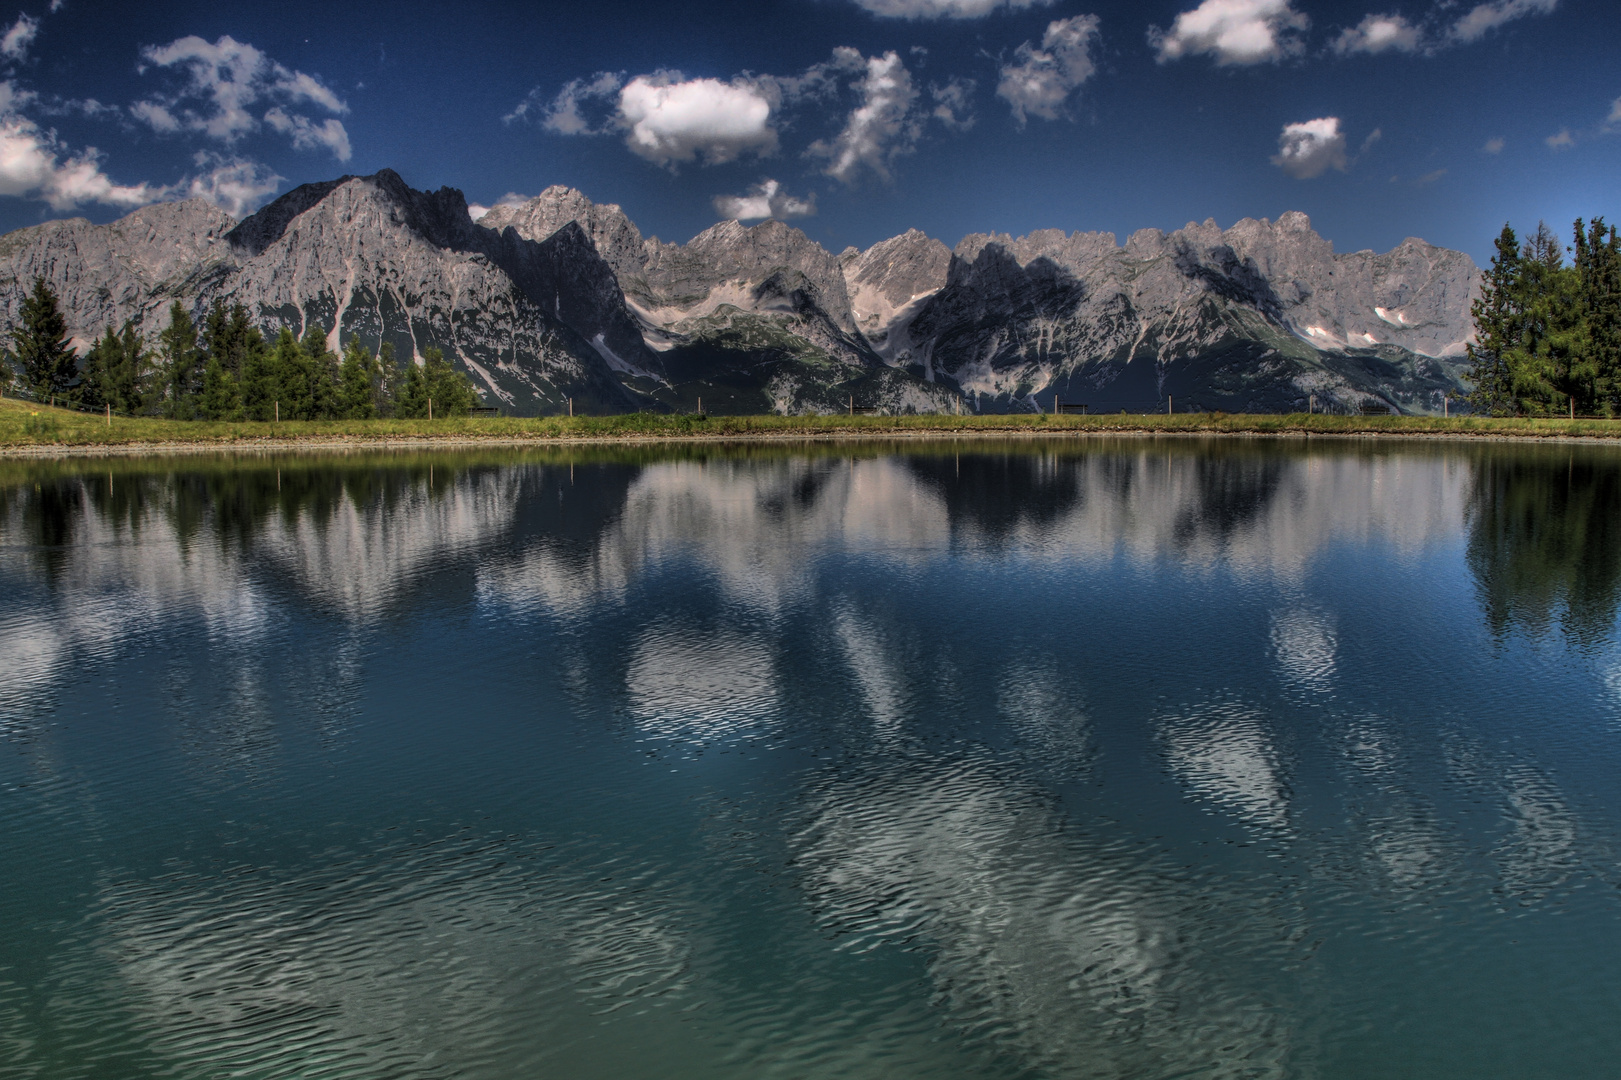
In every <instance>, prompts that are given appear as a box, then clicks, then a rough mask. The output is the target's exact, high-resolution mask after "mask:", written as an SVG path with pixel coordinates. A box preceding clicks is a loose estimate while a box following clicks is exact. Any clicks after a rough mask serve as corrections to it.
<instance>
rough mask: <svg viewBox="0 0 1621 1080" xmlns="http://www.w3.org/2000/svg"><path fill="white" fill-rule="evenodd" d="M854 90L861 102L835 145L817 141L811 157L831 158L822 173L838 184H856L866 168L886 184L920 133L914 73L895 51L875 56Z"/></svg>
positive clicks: (867, 65)
mask: <svg viewBox="0 0 1621 1080" xmlns="http://www.w3.org/2000/svg"><path fill="white" fill-rule="evenodd" d="M851 51H854V50H851ZM854 89H855V91H856V95H857V97H858V99H859V100H860V102H861V103H860V104H859V105H857V106H856V108H855V109H854V110H852V111H851V113H850V115H849V117H848V118H847V119H846V120H845V124H844V130H843V131H841V132H839V134H838V137H837V138H835V139H833V140H832V141H831V142H827V141H821V140H819V141H817V142H815V143H813V144H812V145H811V147H810V153H811V154H812V155H813V156H817V157H825V158H827V159H828V163H827V167H826V168H825V169H824V170H823V171H824V172H826V173H827V175H829V176H831V177H833V178H835V179H837V180H843V181H844V182H846V183H851V182H853V181H854V180H855V179H856V178H857V177H858V176H859V175H860V173H861V171H862V168H863V167H866V168H868V169H871V170H872V171H873V172H874V173H876V174H877V175H878V176H879V177H881V178H883V179H885V180H887V179H889V175H890V174H889V166H890V163H891V162H892V161H893V160H894V159H895V157H896V156H898V155H900V154H903V153H905V152H906V151H908V150H910V149H911V148H912V147H913V145H915V144H916V142H917V139H918V136H919V135H920V134H921V130H920V125H919V124H918V123H917V121H916V118H915V117H914V116H913V115H912V106H913V104H914V103H915V102H916V101H917V88H916V87H915V86H913V85H912V73H911V72H909V71H907V70H906V65H905V64H903V63H901V58H900V57H899V56H898V55H897V54H895V53H894V52H893V51H891V52H886V53H885V54H884V55H882V56H871V57H868V58H867V59H866V64H865V71H864V73H863V74H862V76H861V78H860V79H858V80H857V81H856V82H855V83H854Z"/></svg>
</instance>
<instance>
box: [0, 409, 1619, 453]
mask: <svg viewBox="0 0 1621 1080" xmlns="http://www.w3.org/2000/svg"><path fill="white" fill-rule="evenodd" d="M1127 434H1130V435H1140V434H1152V435H1177V434H1185V435H1250V436H1282V437H1314V436H1325V437H1341V438H1345V437H1352V438H1356V437H1361V438H1375V437H1391V436H1394V437H1400V438H1469V439H1482V438H1485V439H1504V438H1508V439H1539V440H1545V439H1558V440H1572V439H1574V440H1581V441H1584V442H1585V441H1595V440H1598V441H1606V442H1608V441H1618V442H1621V420H1562V419H1534V420H1532V419H1491V418H1482V417H1459V418H1454V419H1442V418H1440V417H1428V416H1324V415H1321V414H1316V415H1308V414H1305V413H1294V414H1289V415H1237V414H1234V415H1228V414H1223V413H1186V414H1181V415H1176V416H1163V415H1149V416H1142V415H1129V414H1118V415H1110V416H1040V415H1033V414H1028V413H1025V414H1018V415H1008V416H948V415H942V416H933V415H931V416H838V415H835V416H710V417H698V416H676V415H668V414H651V413H636V414H630V415H624V416H576V417H565V416H554V417H538V418H536V417H505V416H503V417H457V418H452V419H445V420H320V421H288V422H284V423H268V422H260V421H240V422H210V421H179V420H157V419H152V418H148V417H135V418H127V417H118V416H115V417H112V418H111V421H110V422H109V421H108V420H107V419H106V418H105V417H99V416H93V415H87V414H85V413H79V412H74V411H71V410H68V409H53V408H50V407H49V406H44V405H37V404H34V403H32V402H26V401H18V400H15V399H10V398H7V399H0V455H3V456H35V455H39V454H63V453H96V454H104V453H142V452H173V451H181V450H188V449H197V450H229V449H240V450H262V449H278V448H293V447H299V448H316V447H323V446H331V447H353V446H378V447H386V446H401V447H403V446H448V445H464V444H480V443H485V444H546V443H559V444H560V443H584V442H643V441H648V442H666V441H683V442H685V441H770V440H778V439H818V440H821V439H873V438H882V439H892V438H908V437H911V438H941V437H946V438H961V437H964V436H982V435H994V436H998V437H1007V436H1018V435H1041V436H1054V435H1076V436H1080V435H1127Z"/></svg>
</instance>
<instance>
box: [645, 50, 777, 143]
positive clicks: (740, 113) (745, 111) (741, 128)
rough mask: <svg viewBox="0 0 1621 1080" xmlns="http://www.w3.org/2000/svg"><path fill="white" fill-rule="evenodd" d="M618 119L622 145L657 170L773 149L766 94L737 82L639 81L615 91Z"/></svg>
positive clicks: (668, 76) (663, 77) (667, 75)
mask: <svg viewBox="0 0 1621 1080" xmlns="http://www.w3.org/2000/svg"><path fill="white" fill-rule="evenodd" d="M619 116H620V121H621V123H623V124H624V125H625V126H627V127H629V129H630V131H629V133H628V134H627V135H626V137H625V145H627V146H629V147H630V148H631V150H633V151H634V152H636V153H637V154H640V155H641V156H642V157H645V158H647V159H648V160H649V161H653V162H656V163H658V164H660V165H668V164H671V163H674V162H678V161H692V160H693V159H694V158H701V159H702V160H703V161H704V163H705V164H708V165H718V164H722V163H724V162H727V161H732V160H734V159H736V158H737V157H738V156H739V155H741V154H745V153H749V152H753V153H756V154H769V153H771V152H772V151H773V150H775V149H776V148H777V132H776V129H775V128H773V127H772V126H771V123H770V120H771V102H770V101H769V100H768V99H767V92H766V91H763V90H762V89H761V88H760V87H759V86H757V85H753V84H751V83H749V82H747V81H745V80H742V79H734V80H732V81H731V82H729V83H725V82H721V81H720V80H719V79H691V80H683V79H682V78H681V76H680V74H679V73H677V72H657V73H655V74H653V75H638V76H637V77H636V78H634V79H632V80H630V82H628V83H626V84H625V85H624V87H622V88H621V89H620V91H619Z"/></svg>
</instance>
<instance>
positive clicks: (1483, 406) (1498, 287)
mask: <svg viewBox="0 0 1621 1080" xmlns="http://www.w3.org/2000/svg"><path fill="white" fill-rule="evenodd" d="M1496 246H1497V254H1495V255H1493V256H1492V262H1491V267H1490V268H1489V269H1488V270H1487V271H1486V272H1485V273H1484V274H1482V275H1481V282H1480V297H1479V298H1478V299H1477V300H1476V301H1475V302H1474V305H1473V306H1472V308H1471V309H1470V314H1471V315H1472V316H1473V317H1474V320H1475V340H1474V341H1473V342H1472V343H1470V344H1469V345H1467V346H1466V354H1467V356H1468V358H1469V364H1470V367H1469V371H1468V373H1467V374H1466V375H1465V376H1464V377H1465V378H1466V379H1468V380H1469V382H1470V383H1472V384H1473V386H1474V389H1473V390H1472V391H1471V392H1470V394H1469V405H1470V407H1471V408H1473V409H1474V411H1475V412H1477V413H1482V414H1484V415H1486V416H1508V415H1510V414H1512V413H1513V412H1514V411H1515V402H1514V372H1513V362H1514V350H1515V348H1516V347H1517V346H1518V344H1519V335H1520V241H1519V237H1517V236H1515V235H1514V229H1513V227H1512V226H1510V225H1504V226H1503V231H1502V233H1501V234H1499V235H1498V237H1497V242H1496Z"/></svg>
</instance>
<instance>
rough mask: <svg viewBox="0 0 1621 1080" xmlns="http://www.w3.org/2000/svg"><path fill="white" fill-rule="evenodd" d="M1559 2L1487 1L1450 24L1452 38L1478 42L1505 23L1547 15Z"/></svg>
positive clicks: (1553, 0)
mask: <svg viewBox="0 0 1621 1080" xmlns="http://www.w3.org/2000/svg"><path fill="white" fill-rule="evenodd" d="M1558 6H1559V0H1487V2H1486V3H1484V4H1477V5H1476V6H1475V7H1474V8H1472V9H1470V11H1469V13H1468V14H1467V15H1465V16H1464V17H1463V18H1461V19H1459V20H1458V21H1457V22H1455V23H1453V24H1452V37H1453V39H1454V40H1457V41H1462V42H1470V41H1479V40H1480V39H1481V38H1483V37H1485V36H1486V35H1487V34H1488V33H1490V32H1491V31H1493V30H1495V29H1497V28H1498V27H1499V26H1502V25H1503V24H1504V23H1506V22H1512V21H1513V20H1515V19H1521V18H1524V17H1525V16H1527V15H1547V14H1549V13H1550V12H1552V11H1553V9H1554V8H1556V7H1558Z"/></svg>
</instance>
